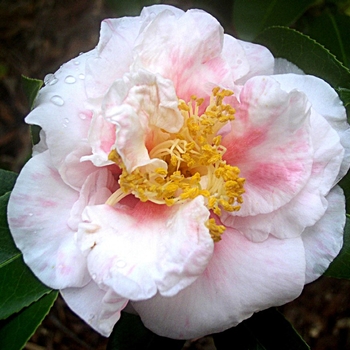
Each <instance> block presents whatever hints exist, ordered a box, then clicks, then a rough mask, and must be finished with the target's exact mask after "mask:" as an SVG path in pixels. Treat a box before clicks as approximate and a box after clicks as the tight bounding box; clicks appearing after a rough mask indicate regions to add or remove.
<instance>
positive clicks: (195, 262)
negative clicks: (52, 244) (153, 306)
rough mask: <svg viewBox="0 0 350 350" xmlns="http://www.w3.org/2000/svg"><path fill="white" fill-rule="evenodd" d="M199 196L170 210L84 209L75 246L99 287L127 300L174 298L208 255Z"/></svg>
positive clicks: (148, 205) (152, 207) (205, 212)
mask: <svg viewBox="0 0 350 350" xmlns="http://www.w3.org/2000/svg"><path fill="white" fill-rule="evenodd" d="M208 217H209V211H208V210H207V209H206V207H205V206H204V203H203V198H202V197H197V198H196V199H194V200H193V201H190V202H188V203H186V204H183V205H179V206H176V207H171V208H169V207H166V206H164V205H162V206H160V205H157V204H153V203H141V202H139V203H138V204H137V205H136V206H135V207H134V208H126V207H124V208H113V207H110V206H108V205H100V206H92V207H89V206H88V207H86V209H85V211H84V213H83V219H84V222H83V223H81V224H80V225H79V231H78V236H77V240H78V244H79V246H80V249H81V250H82V251H83V252H84V254H85V255H86V256H87V261H88V268H89V271H90V274H91V276H92V278H93V279H94V280H95V282H96V283H97V284H98V285H100V286H106V287H107V288H112V289H113V290H114V291H115V292H116V293H117V294H118V295H121V296H124V297H125V298H129V299H133V300H142V299H147V298H150V297H152V296H153V295H155V294H156V292H157V291H159V293H161V294H162V295H165V296H172V295H175V294H176V293H178V292H179V291H180V290H182V289H183V288H185V287H187V286H188V285H189V284H191V283H193V281H195V280H196V279H197V278H198V276H199V275H200V274H201V273H202V272H203V271H204V269H205V267H206V265H207V264H208V262H209V260H210V258H211V256H212V252H213V246H214V243H213V240H212V239H211V237H210V234H209V232H208V229H207V227H206V226H205V224H204V223H205V221H206V220H207V219H208Z"/></svg>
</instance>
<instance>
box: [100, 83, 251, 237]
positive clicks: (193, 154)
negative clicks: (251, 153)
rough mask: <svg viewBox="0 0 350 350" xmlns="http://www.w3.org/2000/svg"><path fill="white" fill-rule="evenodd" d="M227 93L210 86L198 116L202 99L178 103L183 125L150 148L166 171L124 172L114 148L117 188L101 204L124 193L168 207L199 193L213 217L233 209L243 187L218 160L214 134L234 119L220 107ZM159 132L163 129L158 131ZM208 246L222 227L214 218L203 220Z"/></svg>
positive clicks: (232, 168) (236, 175) (217, 141)
mask: <svg viewBox="0 0 350 350" xmlns="http://www.w3.org/2000/svg"><path fill="white" fill-rule="evenodd" d="M232 94H233V92H232V91H229V90H221V89H220V88H218V87H217V88H214V89H213V92H212V95H211V97H210V104H209V106H208V107H207V108H206V110H205V112H204V113H203V114H201V115H199V107H200V106H201V104H202V103H203V101H204V100H203V99H199V98H197V97H196V96H192V97H191V101H190V102H188V103H187V104H186V103H185V102H184V101H183V100H179V110H180V112H181V114H182V116H183V118H184V124H183V126H182V128H181V129H180V131H179V132H178V133H176V134H170V133H169V138H168V139H167V140H166V141H163V142H161V143H159V144H157V145H156V146H155V147H153V149H151V150H150V152H149V156H150V158H151V159H154V158H158V159H161V160H163V161H165V162H166V164H167V165H168V168H167V169H164V168H156V169H155V170H154V171H152V172H149V171H148V172H146V171H144V169H142V168H141V167H140V168H136V169H135V170H134V171H132V172H130V173H129V172H128V171H127V170H126V167H125V165H124V163H123V161H122V159H121V157H120V156H119V154H118V153H117V151H116V150H115V149H114V150H112V151H111V152H110V154H109V156H108V159H109V160H112V161H113V162H115V163H116V164H117V165H118V166H119V167H120V168H121V170H122V174H121V175H120V177H119V184H120V188H119V189H118V190H117V191H116V192H115V193H113V194H112V196H111V197H110V198H109V199H108V200H107V202H106V203H107V204H109V205H114V204H116V203H117V202H119V201H120V200H121V199H122V198H124V197H125V196H127V195H128V194H133V195H134V196H135V197H137V198H139V199H140V200H141V201H142V202H146V201H151V202H154V203H157V204H166V205H168V206H172V205H175V204H180V203H184V202H185V201H188V200H190V199H194V198H196V197H197V196H200V195H202V196H203V197H204V198H205V202H206V206H207V207H208V209H210V210H212V211H213V212H214V213H215V214H216V215H218V216H220V215H221V211H222V209H223V210H226V211H230V212H233V211H238V210H239V209H240V207H241V204H242V203H243V198H242V194H243V193H244V189H243V184H244V181H245V179H244V178H241V177H239V173H240V170H239V168H238V167H236V166H231V165H229V164H226V161H224V160H223V159H222V156H223V154H224V153H225V152H226V148H225V147H224V146H223V145H221V135H217V133H218V131H219V130H220V129H221V128H222V127H223V126H224V125H225V124H226V123H228V122H230V121H232V120H234V114H235V109H234V108H232V107H231V106H230V105H228V104H224V103H223V99H224V98H225V97H226V96H230V95H232ZM163 132H164V130H163ZM206 226H207V227H208V228H209V231H210V234H211V236H212V238H213V240H214V242H217V241H219V240H220V239H221V238H220V237H221V234H222V233H223V232H224V231H225V226H223V225H217V224H216V222H215V219H213V218H211V219H209V220H208V221H207V222H206Z"/></svg>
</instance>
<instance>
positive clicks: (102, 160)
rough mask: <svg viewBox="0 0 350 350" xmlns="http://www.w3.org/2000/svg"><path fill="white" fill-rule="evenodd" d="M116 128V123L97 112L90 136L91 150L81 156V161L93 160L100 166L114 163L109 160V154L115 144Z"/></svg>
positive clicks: (93, 119) (88, 161)
mask: <svg viewBox="0 0 350 350" xmlns="http://www.w3.org/2000/svg"><path fill="white" fill-rule="evenodd" d="M115 129H116V128H115V124H112V123H110V122H108V121H107V120H106V119H105V118H104V117H103V115H102V114H101V113H100V112H98V113H95V114H94V116H93V118H92V120H91V124H90V130H89V136H88V143H89V145H90V146H91V152H89V153H86V154H87V155H85V156H83V157H81V161H82V162H87V163H90V162H91V163H92V164H94V165H95V166H98V167H101V166H105V165H110V164H112V163H113V162H112V161H110V160H108V155H109V153H110V152H111V150H112V148H113V146H114V144H115Z"/></svg>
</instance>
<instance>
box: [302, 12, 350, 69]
mask: <svg viewBox="0 0 350 350" xmlns="http://www.w3.org/2000/svg"><path fill="white" fill-rule="evenodd" d="M305 34H308V35H309V36H310V37H312V38H313V39H315V40H316V41H318V42H319V43H320V44H322V45H324V46H325V47H326V48H327V49H329V50H330V51H331V52H332V53H333V54H334V55H335V56H336V57H337V58H338V59H339V60H340V61H342V62H343V63H344V64H345V66H347V67H348V66H349V58H350V42H349V36H350V18H349V17H348V16H346V15H342V14H334V13H332V12H331V11H330V10H326V11H325V12H324V13H322V14H321V15H320V16H313V17H311V16H309V17H308V21H307V27H306V28H305Z"/></svg>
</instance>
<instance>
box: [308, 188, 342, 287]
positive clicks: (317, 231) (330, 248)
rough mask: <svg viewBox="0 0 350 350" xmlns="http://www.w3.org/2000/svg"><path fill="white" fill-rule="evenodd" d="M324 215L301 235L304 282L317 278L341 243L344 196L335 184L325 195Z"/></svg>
mask: <svg viewBox="0 0 350 350" xmlns="http://www.w3.org/2000/svg"><path fill="white" fill-rule="evenodd" d="M326 198H327V201H328V208H327V211H326V213H325V215H324V216H323V217H322V218H321V219H320V220H319V221H318V222H317V223H316V224H315V225H314V226H312V227H308V228H307V229H306V230H305V232H304V233H303V235H302V239H303V242H304V246H305V254H306V283H310V282H313V281H314V280H316V279H317V278H319V277H320V276H321V275H322V274H323V273H324V272H325V271H326V269H327V268H328V266H329V264H330V263H331V262H332V261H333V259H334V258H335V257H336V256H337V255H338V254H339V251H340V249H341V247H342V245H343V235H344V226H345V198H344V194H343V191H342V189H341V188H340V187H339V186H336V187H334V188H333V189H332V191H331V192H330V193H329V195H328V196H327V197H326Z"/></svg>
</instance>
